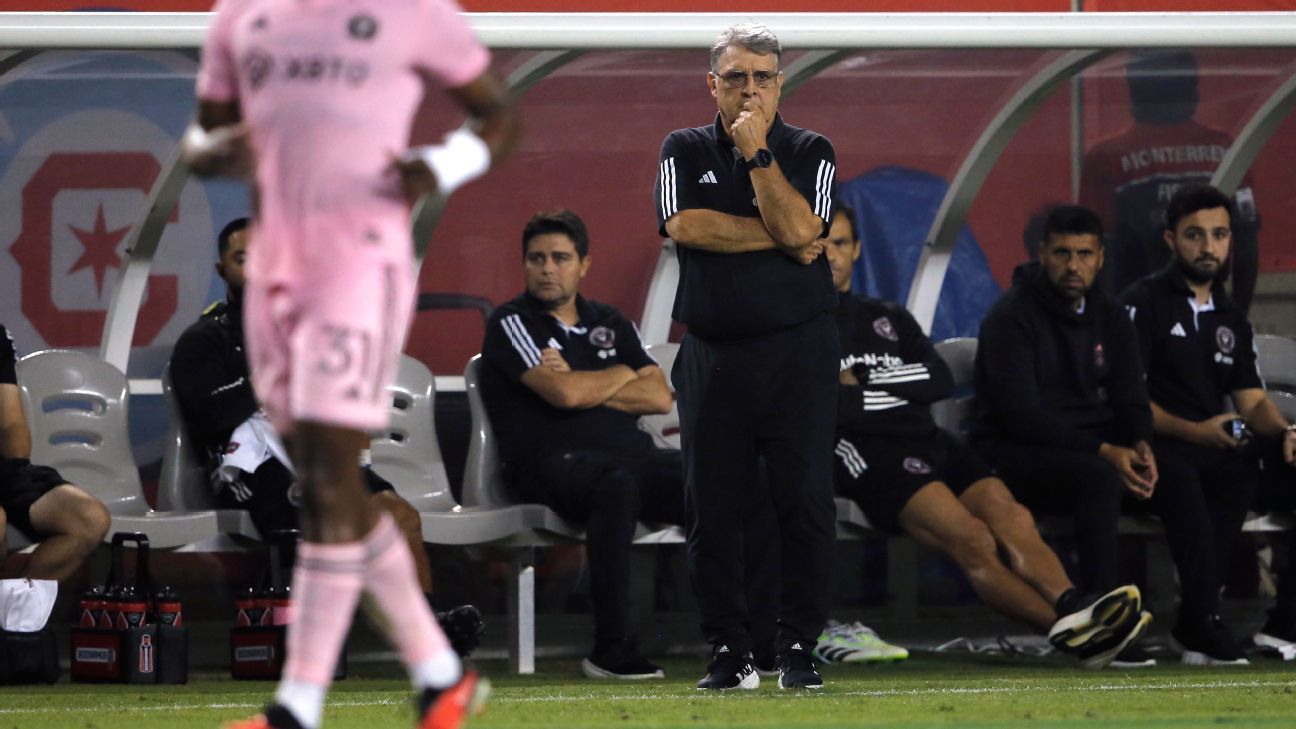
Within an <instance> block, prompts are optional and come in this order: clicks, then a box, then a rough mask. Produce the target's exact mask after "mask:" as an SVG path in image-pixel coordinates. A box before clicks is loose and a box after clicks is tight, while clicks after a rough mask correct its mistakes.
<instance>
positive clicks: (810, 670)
mask: <svg viewBox="0 0 1296 729" xmlns="http://www.w3.org/2000/svg"><path fill="white" fill-rule="evenodd" d="M779 688H781V689H821V688H823V676H820V675H819V671H818V669H816V668H815V663H814V656H812V655H810V652H809V651H807V650H805V649H804V648H802V647H801V644H800V643H793V644H792V646H791V647H790V648H788V649H787V650H786V651H784V652H783V653H782V654H780V655H779Z"/></svg>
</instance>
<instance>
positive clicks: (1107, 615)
mask: <svg viewBox="0 0 1296 729" xmlns="http://www.w3.org/2000/svg"><path fill="white" fill-rule="evenodd" d="M1142 609H1143V597H1142V595H1140V594H1139V589H1138V588H1137V587H1135V586H1134V585H1122V586H1120V587H1118V588H1116V589H1115V590H1112V591H1111V592H1109V593H1107V594H1106V595H1103V596H1102V597H1100V598H1098V599H1097V600H1095V601H1094V602H1093V604H1091V605H1090V606H1089V607H1087V608H1085V609H1084V610H1079V611H1076V612H1074V613H1071V614H1069V615H1064V616H1062V617H1061V618H1059V619H1058V621H1057V622H1056V623H1054V624H1053V627H1052V628H1050V629H1049V635H1048V638H1049V642H1050V643H1052V644H1053V645H1054V646H1057V647H1058V648H1059V649H1062V650H1066V649H1068V648H1069V649H1073V650H1074V649H1076V648H1079V647H1080V646H1083V645H1084V644H1085V643H1088V642H1090V641H1092V640H1095V639H1098V638H1101V637H1104V636H1107V635H1110V634H1111V632H1112V630H1113V629H1114V628H1116V627H1117V626H1119V625H1120V624H1121V623H1124V622H1125V621H1127V620H1129V619H1130V617H1131V616H1132V615H1137V614H1138V613H1139V611H1140V610H1142Z"/></svg>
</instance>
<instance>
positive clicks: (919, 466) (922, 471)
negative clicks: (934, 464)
mask: <svg viewBox="0 0 1296 729" xmlns="http://www.w3.org/2000/svg"><path fill="white" fill-rule="evenodd" d="M904 470H906V471H908V472H909V473H912V474H915V475H918V476H924V475H926V474H929V473H931V471H932V469H931V466H929V465H927V461H924V460H923V459H921V458H914V457H913V456H909V457H908V458H906V459H904Z"/></svg>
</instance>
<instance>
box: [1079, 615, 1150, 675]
mask: <svg viewBox="0 0 1296 729" xmlns="http://www.w3.org/2000/svg"><path fill="white" fill-rule="evenodd" d="M1151 624H1152V613H1149V612H1147V611H1146V610H1145V611H1143V612H1142V613H1140V614H1139V617H1138V621H1137V622H1136V623H1135V624H1134V627H1133V628H1130V631H1129V632H1128V633H1126V634H1125V637H1124V638H1121V639H1120V642H1118V643H1117V644H1116V645H1114V646H1112V647H1111V648H1108V649H1107V650H1105V651H1103V652H1102V653H1097V654H1094V655H1092V656H1089V657H1088V658H1085V659H1084V660H1082V661H1080V665H1081V666H1083V667H1085V668H1105V667H1106V666H1107V665H1109V664H1110V663H1111V662H1112V661H1113V660H1114V659H1115V658H1116V656H1118V655H1120V652H1121V651H1123V650H1125V646H1127V645H1129V644H1130V643H1133V642H1134V641H1136V640H1138V638H1139V636H1140V635H1143V632H1144V631H1146V630H1147V628H1148V626H1149V625H1151Z"/></svg>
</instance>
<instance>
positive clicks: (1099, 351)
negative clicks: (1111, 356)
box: [1094, 342, 1107, 367]
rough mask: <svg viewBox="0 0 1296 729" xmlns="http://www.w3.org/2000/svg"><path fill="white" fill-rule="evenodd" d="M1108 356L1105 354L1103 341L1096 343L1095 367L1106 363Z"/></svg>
mask: <svg viewBox="0 0 1296 729" xmlns="http://www.w3.org/2000/svg"><path fill="white" fill-rule="evenodd" d="M1106 362H1107V358H1106V357H1105V356H1103V347H1102V342H1099V343H1098V344H1095V345H1094V367H1102V366H1103V365H1104V364H1106Z"/></svg>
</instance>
